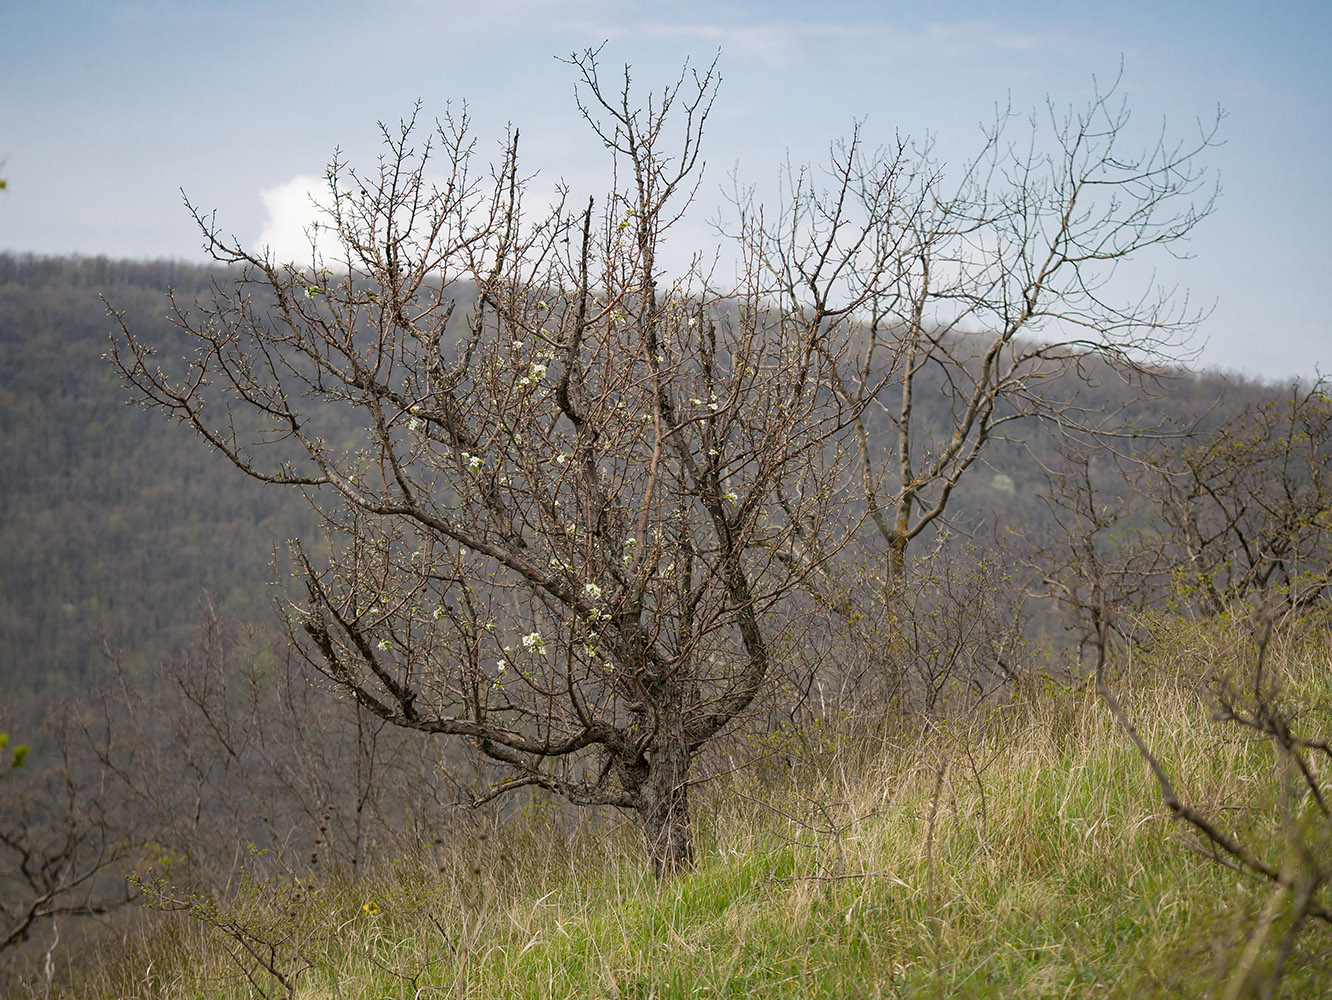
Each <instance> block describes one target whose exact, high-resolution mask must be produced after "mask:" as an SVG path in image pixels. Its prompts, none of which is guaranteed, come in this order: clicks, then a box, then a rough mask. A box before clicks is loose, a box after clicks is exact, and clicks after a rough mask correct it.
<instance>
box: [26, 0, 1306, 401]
mask: <svg viewBox="0 0 1332 1000" xmlns="http://www.w3.org/2000/svg"><path fill="white" fill-rule="evenodd" d="M603 43H604V45H605V47H604V49H603V50H602V55H601V59H602V65H603V66H606V67H608V68H618V67H622V66H623V65H625V64H630V65H632V67H633V78H634V81H635V85H641V86H642V87H643V88H645V90H650V89H659V88H660V87H662V86H663V85H665V84H667V83H670V82H673V81H674V80H675V78H676V77H677V76H678V73H679V70H680V67H681V65H682V64H683V62H684V61H685V60H686V59H688V60H690V62H691V65H702V66H706V65H707V64H708V63H710V62H711V61H712V60H713V58H714V57H715V58H717V60H718V67H719V70H720V73H721V76H722V83H721V87H720V92H719V94H718V97H717V101H716V104H715V106H714V111H713V115H712V117H711V119H710V122H709V130H708V132H707V133H706V134H705V137H704V155H705V158H706V160H707V166H706V171H705V174H704V181H703V185H702V187H701V188H700V189H699V193H698V196H697V200H696V202H695V204H694V206H693V208H692V209H691V215H690V216H689V223H688V225H686V226H683V227H682V228H681V229H680V230H679V231H678V232H677V233H676V234H675V238H676V241H677V244H678V243H683V244H685V248H679V247H677V249H680V252H682V253H683V252H684V249H689V250H692V249H693V248H694V245H697V246H698V247H699V248H701V249H703V250H705V251H706V250H708V249H709V241H711V242H712V243H713V244H715V243H716V241H717V237H716V236H715V234H714V233H713V231H712V229H711V228H710V226H709V225H708V222H709V221H710V220H712V219H713V218H715V217H717V215H718V214H719V213H720V212H724V210H725V208H724V206H725V198H724V192H725V191H726V190H727V189H728V188H729V186H730V184H731V177H732V176H735V177H738V178H740V179H741V180H742V182H744V183H747V184H749V183H752V184H755V185H757V188H758V190H759V191H760V193H763V192H769V191H772V190H773V184H774V183H775V179H776V177H777V175H778V172H779V169H780V168H781V166H782V164H784V163H785V162H787V161H788V160H789V161H790V162H792V163H794V164H801V163H809V162H818V161H819V160H821V159H823V158H825V157H826V156H827V151H828V148H829V144H830V143H832V142H834V141H836V140H838V139H839V138H844V137H846V136H848V135H849V134H850V133H851V130H852V129H853V128H855V127H856V126H857V125H859V127H860V129H861V131H862V135H863V136H864V138H865V140H866V141H867V142H868V143H869V144H870V145H881V144H882V145H886V144H888V143H890V142H893V141H894V140H895V138H896V137H899V136H901V137H907V138H911V139H914V140H916V141H920V140H922V139H923V138H925V137H927V136H928V137H930V138H931V139H932V141H933V143H934V149H935V151H936V153H937V154H938V156H939V158H940V159H941V160H942V161H943V163H944V165H945V167H949V166H952V167H953V168H954V169H955V168H956V165H959V164H961V163H963V162H965V161H966V159H967V158H968V157H969V156H970V155H974V153H975V151H976V150H977V149H978V146H979V140H980V136H981V128H982V126H983V125H984V124H986V123H987V122H990V121H993V119H994V115H995V113H996V109H998V108H1005V107H1008V108H1012V109H1013V110H1014V111H1015V112H1020V113H1023V114H1025V113H1026V112H1027V111H1029V110H1032V109H1044V108H1045V107H1046V106H1047V101H1049V102H1052V103H1053V105H1054V106H1056V107H1058V108H1064V107H1079V106H1085V105H1086V104H1087V102H1088V100H1089V99H1090V98H1091V97H1092V95H1093V94H1094V93H1095V92H1096V89H1097V88H1098V87H1099V88H1101V89H1102V90H1104V89H1105V88H1106V87H1107V86H1109V85H1110V84H1112V83H1113V82H1114V81H1115V80H1116V79H1117V78H1118V79H1119V84H1118V91H1117V92H1118V94H1120V95H1122V97H1123V98H1124V100H1125V101H1126V102H1127V106H1128V108H1129V109H1130V111H1131V113H1132V115H1133V118H1132V122H1131V124H1130V127H1129V128H1128V129H1127V130H1126V136H1125V137H1126V138H1127V139H1129V140H1131V141H1136V142H1138V143H1139V144H1140V145H1143V146H1145V145H1148V144H1150V143H1151V142H1152V141H1153V140H1154V139H1155V138H1156V136H1157V135H1159V134H1160V133H1161V131H1162V129H1164V131H1165V134H1166V135H1167V136H1169V137H1174V138H1178V139H1187V138H1189V137H1190V136H1196V134H1197V130H1198V125H1199V122H1201V123H1203V124H1204V125H1205V124H1207V123H1209V122H1212V121H1213V120H1215V118H1216V115H1217V112H1218V109H1220V110H1221V111H1222V112H1223V113H1224V116H1225V117H1224V119H1223V121H1222V122H1221V127H1220V132H1219V140H1220V142H1221V144H1220V145H1218V146H1216V147H1215V148H1212V149H1209V150H1207V151H1206V152H1205V154H1204V155H1203V158H1202V160H1201V163H1202V165H1203V166H1205V167H1206V168H1207V170H1208V178H1209V180H1213V179H1215V180H1217V181H1219V184H1220V191H1221V195H1220V199H1219V200H1218V202H1217V205H1216V210H1215V212H1214V213H1213V214H1212V215H1211V216H1210V217H1209V218H1207V219H1205V220H1203V222H1202V223H1201V224H1200V225H1199V226H1198V227H1197V228H1196V230H1195V231H1194V234H1193V237H1192V239H1191V242H1190V243H1189V245H1188V247H1187V248H1186V249H1187V253H1188V259H1175V258H1173V257H1167V258H1165V259H1164V260H1162V261H1154V262H1152V263H1153V265H1154V266H1155V268H1156V270H1155V274H1154V277H1155V280H1157V281H1158V282H1160V283H1163V284H1166V285H1168V286H1170V287H1178V289H1179V294H1181V295H1182V294H1187V295H1188V296H1189V302H1190V304H1192V305H1194V306H1197V307H1199V308H1201V309H1204V310H1208V311H1209V312H1208V316H1207V318H1206V320H1205V321H1204V322H1203V323H1202V325H1201V327H1200V329H1199V331H1198V334H1197V337H1196V339H1195V340H1194V342H1193V344H1192V347H1193V349H1194V350H1196V351H1197V352H1198V355H1197V362H1196V363H1197V364H1198V365H1200V366H1203V367H1208V368H1214V369H1222V370H1228V371H1235V372H1241V373H1245V374H1248V375H1256V376H1262V377H1264V378H1270V379H1286V378H1290V377H1299V378H1302V379H1310V378H1312V377H1314V376H1315V375H1316V373H1318V372H1322V373H1324V374H1329V375H1332V326H1330V325H1329V317H1328V295H1329V292H1332V254H1329V251H1328V239H1329V235H1330V234H1332V190H1329V180H1330V179H1332V172H1329V164H1332V114H1330V113H1329V107H1330V106H1332V59H1329V58H1328V57H1327V51H1328V49H1329V47H1332V4H1328V3H1326V2H1325V0H1321V2H1313V0H1310V2H1293V0H1284V2H1283V0H1272V2H1269V3H1267V4H1265V5H1262V6H1261V7H1260V6H1259V5H1257V4H1253V3H1251V2H1243V3H1240V2H1230V0H1206V2H1201V0H1180V2H1170V0H1150V2H1149V0H1116V2H1114V3H1102V4H1070V3H1067V2H1058V3H1055V2H1043V0H1008V2H1004V3H995V2H982V0H956V2H943V0H940V2H937V3H934V4H922V3H918V2H912V3H899V2H880V3H872V2H867V0H823V2H822V3H820V4H817V5H816V4H813V3H810V2H808V0H806V2H801V3H794V2H785V0H774V2H767V3H763V2H758V0H743V2H735V3H693V2H672V0H658V2H654V3H637V2H629V0H560V2H548V0H471V2H465V3H460V2H454V0H381V2H378V3H353V2H349V0H262V2H255V0H225V2H223V0H139V2H116V0H94V2H76V0H6V2H5V3H4V5H3V7H2V8H0V85H2V86H3V91H0V92H2V93H3V94H4V95H5V100H4V101H3V105H2V106H0V163H3V166H2V167H0V177H3V178H4V179H5V180H6V182H7V187H6V189H5V190H3V191H0V250H5V251H15V252H33V253H39V254H81V255H97V254H105V255H109V256H115V257H139V258H160V257H169V258H176V259H181V260H187V261H202V260H203V259H204V255H203V251H202V241H201V239H200V234H199V231H198V229H197V227H196V226H195V224H194V222H193V220H192V218H191V216H190V214H189V213H188V211H187V210H186V209H185V207H184V205H183V201H182V191H183V192H184V194H185V195H186V196H188V198H189V199H190V201H191V202H192V203H193V204H194V205H196V206H198V207H199V208H200V209H201V210H203V211H205V212H207V213H213V212H215V213H216V219H217V222H218V225H219V227H220V228H221V229H222V230H224V231H225V232H228V233H232V234H235V236H236V237H237V238H238V239H239V240H241V241H242V242H243V243H245V244H246V245H248V246H251V247H254V248H256V249H257V248H259V247H261V246H265V245H267V246H271V247H272V248H273V249H274V251H275V252H277V253H278V254H279V255H287V256H294V255H295V254H297V253H298V252H299V251H300V248H301V247H302V246H303V245H304V244H303V242H302V241H303V236H302V229H303V227H304V225H305V224H306V223H307V222H308V220H309V218H310V217H311V210H310V208H309V192H310V191H311V190H315V189H317V188H318V185H319V183H321V180H322V177H323V171H324V166H325V164H326V163H327V162H328V161H329V159H330V158H331V157H332V156H333V154H334V151H335V150H341V153H342V155H343V156H344V157H345V158H346V159H347V160H348V161H349V162H351V163H353V164H361V165H366V166H372V165H373V161H374V157H375V156H376V155H377V154H378V152H379V148H378V146H377V139H378V132H377V129H376V123H377V122H380V121H384V122H388V123H396V122H397V121H398V120H399V119H400V118H401V117H402V116H404V115H407V114H410V113H411V110H412V108H413V106H414V104H415V103H416V102H417V101H420V102H421V104H422V115H423V117H424V118H425V119H426V120H427V121H430V120H433V119H434V118H436V117H438V116H441V115H442V114H444V112H445V110H446V108H451V109H453V110H455V111H456V110H457V109H459V108H460V107H462V106H463V105H464V104H465V105H466V107H467V110H468V113H469V114H470V116H471V118H472V121H473V122H474V124H475V127H476V131H477V134H478V136H479V138H480V140H481V142H482V152H485V151H486V149H493V150H495V151H496V152H498V149H499V143H500V142H501V140H502V138H503V135H504V133H505V128H506V126H507V125H508V124H509V123H513V124H514V125H516V126H517V127H518V128H519V129H520V130H521V133H522V148H523V161H524V167H525V169H526V170H529V171H532V172H534V173H535V179H534V181H533V184H534V190H536V191H541V190H553V189H554V187H555V186H556V184H557V183H559V182H565V183H567V184H569V186H570V188H571V189H572V190H573V191H575V192H576V193H582V197H586V194H587V193H597V194H600V193H602V191H603V189H604V186H605V183H606V170H605V166H606V161H605V157H604V155H603V152H602V150H601V148H600V145H599V143H598V142H597V140H596V139H595V137H593V136H592V135H591V133H590V132H589V130H588V128H587V126H586V124H585V123H583V122H582V120H581V119H580V117H579V115H578V111H577V108H576V106H575V103H574V82H575V76H576V74H575V71H574V70H573V68H572V67H570V66H569V65H568V64H567V62H564V61H562V59H567V58H568V56H569V55H570V54H571V53H573V52H579V51H582V50H585V49H587V48H589V47H596V46H600V45H602V44H603ZM685 256H687V254H685ZM682 259H683V258H682ZM1134 277H1135V275H1134V274H1132V273H1131V274H1130V275H1129V278H1130V279H1132V278H1134ZM1136 277H1137V278H1140V279H1141V280H1144V281H1145V280H1149V279H1151V278H1152V277H1153V275H1152V274H1151V273H1149V272H1148V271H1146V270H1144V271H1143V272H1142V274H1141V275H1136Z"/></svg>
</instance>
